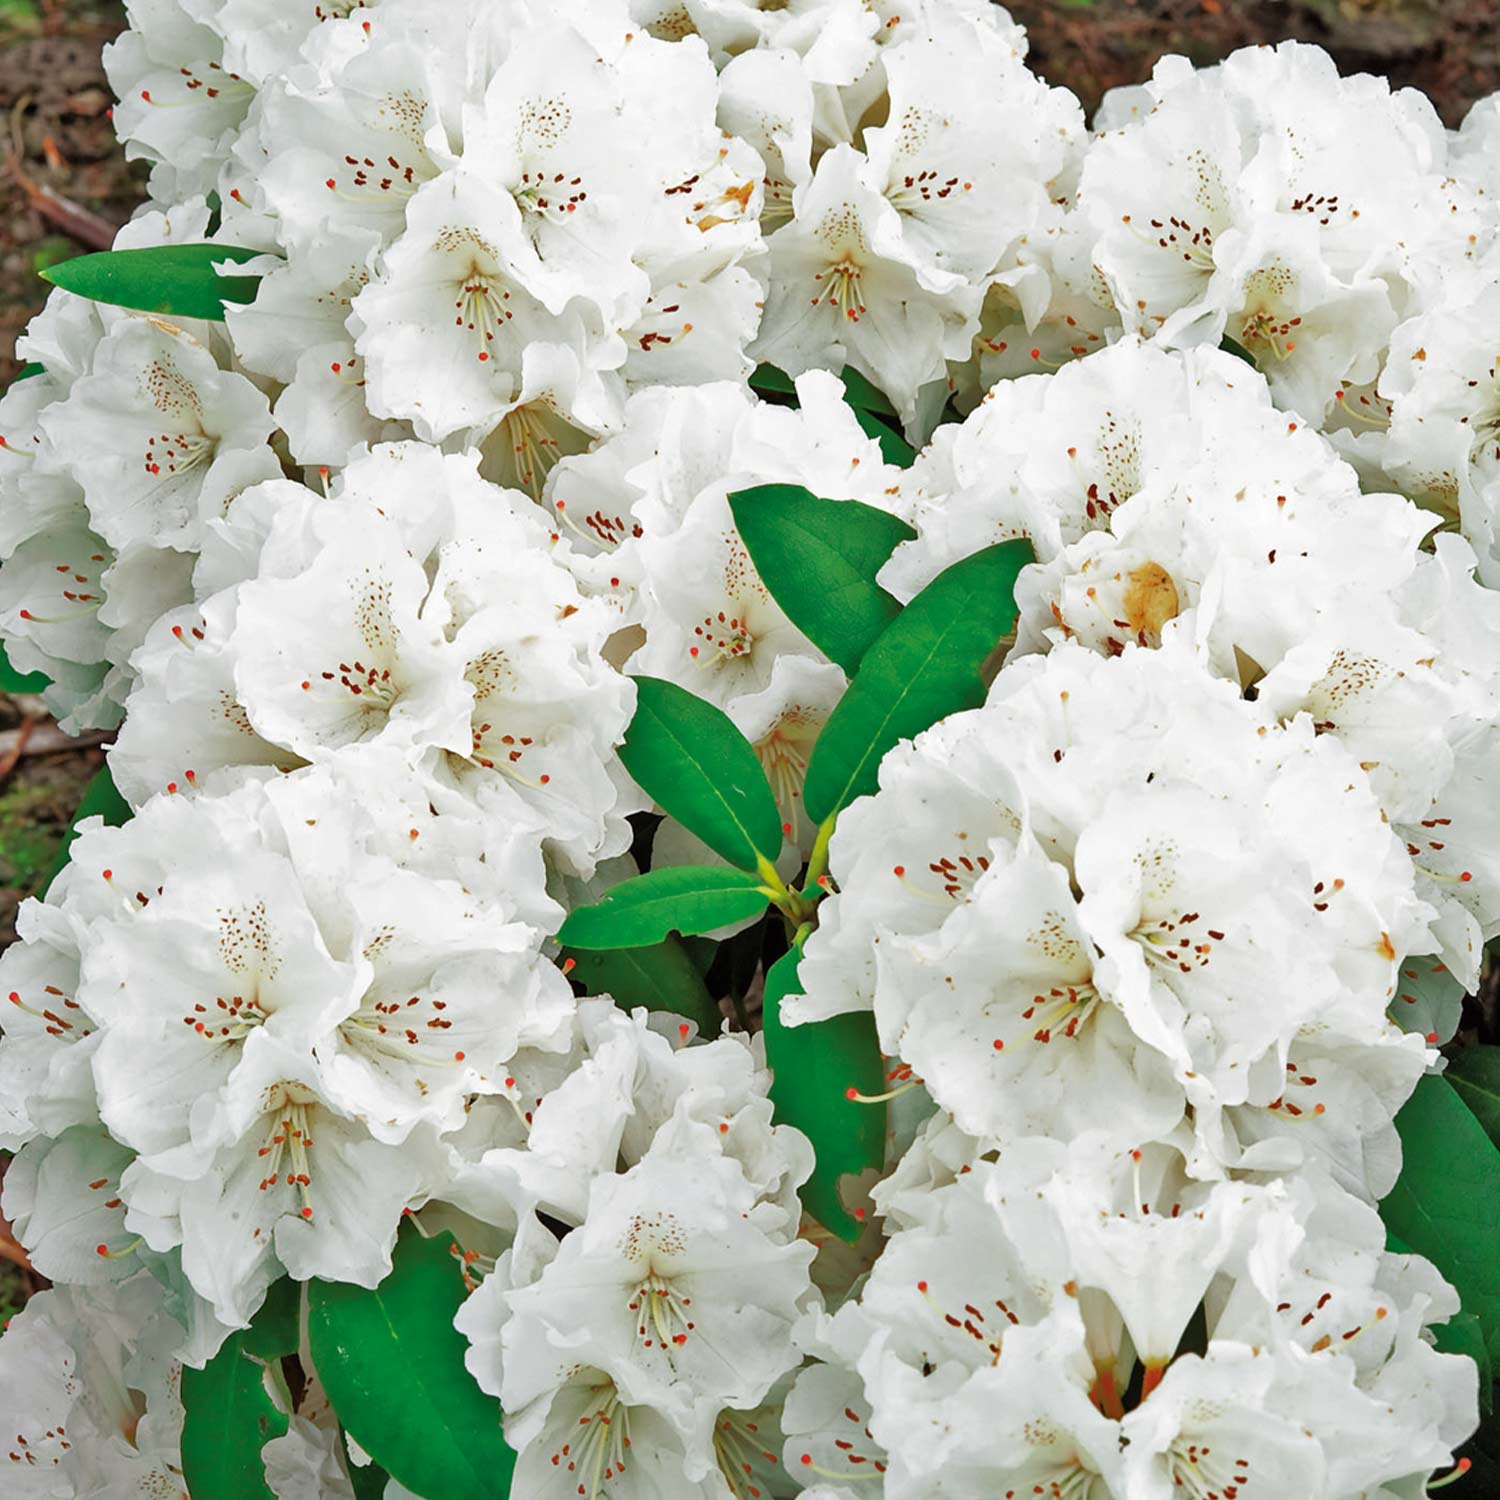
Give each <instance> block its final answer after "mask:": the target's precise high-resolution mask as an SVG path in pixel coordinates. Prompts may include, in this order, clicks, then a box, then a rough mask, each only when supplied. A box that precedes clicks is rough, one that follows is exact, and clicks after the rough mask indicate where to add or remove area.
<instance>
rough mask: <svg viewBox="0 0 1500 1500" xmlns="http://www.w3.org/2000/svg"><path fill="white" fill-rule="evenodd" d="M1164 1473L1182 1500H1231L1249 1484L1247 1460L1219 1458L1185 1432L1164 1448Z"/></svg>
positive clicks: (1205, 1445) (1248, 1464) (1213, 1451)
mask: <svg viewBox="0 0 1500 1500" xmlns="http://www.w3.org/2000/svg"><path fill="white" fill-rule="evenodd" d="M1166 1457H1167V1474H1168V1476H1169V1477H1170V1478H1171V1480H1172V1483H1173V1485H1174V1486H1175V1487H1176V1489H1177V1490H1178V1492H1179V1493H1180V1494H1181V1495H1182V1497H1183V1500H1231V1497H1233V1496H1234V1495H1236V1494H1238V1493H1239V1491H1240V1490H1242V1489H1243V1488H1244V1487H1245V1486H1246V1485H1247V1484H1248V1483H1249V1482H1250V1460H1249V1459H1248V1458H1233V1457H1229V1456H1223V1457H1221V1456H1220V1455H1219V1454H1218V1453H1217V1452H1216V1451H1215V1450H1214V1449H1212V1448H1210V1447H1209V1446H1208V1444H1207V1443H1195V1442H1193V1441H1192V1439H1191V1438H1189V1437H1188V1436H1187V1434H1186V1433H1184V1434H1182V1435H1181V1436H1179V1437H1178V1438H1177V1439H1176V1440H1175V1441H1174V1442H1173V1444H1172V1446H1171V1447H1170V1448H1168V1449H1167V1455H1166Z"/></svg>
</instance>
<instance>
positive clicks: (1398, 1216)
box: [1380, 1074, 1500, 1348]
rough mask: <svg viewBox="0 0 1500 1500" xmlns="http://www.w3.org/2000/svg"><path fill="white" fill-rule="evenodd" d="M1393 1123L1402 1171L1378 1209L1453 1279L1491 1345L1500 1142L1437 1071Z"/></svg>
mask: <svg viewBox="0 0 1500 1500" xmlns="http://www.w3.org/2000/svg"><path fill="white" fill-rule="evenodd" d="M1396 1128H1397V1130H1398V1131H1399V1132H1400V1134H1401V1148H1402V1164H1401V1176H1400V1178H1399V1180H1398V1181H1397V1183H1396V1185H1395V1187H1393V1188H1392V1189H1391V1191H1390V1193H1389V1194H1388V1195H1387V1197H1386V1199H1385V1201H1384V1202H1383V1203H1382V1204H1381V1205H1380V1216H1381V1218H1382V1219H1384V1221H1385V1223H1386V1225H1387V1226H1388V1228H1389V1229H1390V1230H1391V1232H1392V1233H1393V1234H1394V1235H1396V1236H1397V1238H1398V1239H1400V1240H1401V1241H1402V1242H1403V1243H1404V1244H1407V1245H1409V1246H1411V1248H1412V1250H1413V1251H1414V1252H1415V1253H1416V1254H1418V1255H1425V1256H1426V1257H1427V1258H1428V1260H1430V1261H1431V1262H1432V1263H1433V1264H1434V1265H1435V1266H1436V1267H1437V1268H1438V1270H1439V1271H1441V1272H1442V1273H1443V1275H1444V1276H1446V1277H1447V1278H1448V1280H1449V1281H1451V1282H1452V1283H1453V1286H1454V1288H1455V1289H1456V1290H1457V1292H1458V1295H1459V1297H1460V1298H1461V1299H1462V1301H1463V1308H1464V1311H1465V1312H1469V1313H1473V1314H1474V1316H1475V1317H1477V1318H1478V1319H1479V1324H1480V1327H1481V1329H1482V1330H1483V1332H1484V1337H1485V1343H1486V1344H1487V1345H1488V1346H1490V1347H1491V1348H1493V1347H1495V1344H1494V1341H1495V1337H1496V1334H1497V1332H1500V1149H1497V1148H1496V1146H1495V1143H1494V1142H1493V1141H1491V1140H1490V1138H1489V1136H1487V1135H1486V1134H1485V1131H1484V1127H1483V1126H1482V1125H1481V1124H1480V1123H1479V1121H1478V1120H1476V1119H1475V1118H1474V1116H1473V1115H1472V1114H1470V1113H1469V1110H1468V1108H1467V1107H1466V1106H1465V1104H1464V1102H1463V1100H1462V1099H1461V1098H1460V1097H1459V1095H1458V1092H1457V1091H1456V1089H1455V1088H1454V1086H1453V1085H1452V1084H1450V1083H1449V1082H1448V1081H1447V1079H1445V1078H1443V1077H1441V1076H1440V1075H1437V1074H1428V1075H1427V1076H1426V1077H1425V1078H1423V1079H1421V1081H1420V1082H1419V1083H1418V1084H1417V1088H1416V1092H1415V1093H1414V1094H1413V1095H1412V1096H1411V1098H1410V1099H1409V1100H1407V1102H1406V1105H1405V1106H1404V1107H1403V1109H1402V1110H1401V1113H1400V1114H1399V1115H1397V1116H1396Z"/></svg>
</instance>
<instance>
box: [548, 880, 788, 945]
mask: <svg viewBox="0 0 1500 1500" xmlns="http://www.w3.org/2000/svg"><path fill="white" fill-rule="evenodd" d="M770 899H771V892H770V891H769V890H768V889H767V888H766V887H765V886H763V885H762V884H761V883H760V877H759V876H757V875H751V874H749V873H747V872H746V871H744V870H730V869H725V868H723V867H722V866H718V865H673V866H671V867H670V868H668V869H664V870H653V871H651V873H650V874H649V875H638V876H636V877H635V879H634V880H622V881H621V882H620V883H619V885H617V886H614V887H613V888H612V889H611V890H610V891H609V893H608V894H607V895H606V896H605V897H604V899H603V900H602V901H600V902H597V903H596V904H595V905H593V906H581V907H579V908H578V910H577V911H575V912H574V913H573V914H572V915H571V916H570V917H569V918H568V920H567V921H566V922H564V923H563V925H562V928H561V930H560V931H559V932H558V934H557V941H558V942H559V943H560V944H561V945H562V946H563V947H564V948H592V949H597V948H644V947H646V946H647V945H649V944H651V943H659V942H661V940H662V939H663V938H665V937H666V936H667V934H668V933H670V932H681V933H694V932H712V931H713V930H714V929H715V928H716V927H727V926H728V925H729V924H730V923H731V922H740V921H743V920H744V919H745V918H746V917H753V916H754V915H755V914H756V913H757V912H758V911H761V910H763V909H764V907H765V905H766V903H767V902H768V901H769V900H770Z"/></svg>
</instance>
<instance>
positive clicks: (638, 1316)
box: [625, 1271, 696, 1357]
mask: <svg viewBox="0 0 1500 1500" xmlns="http://www.w3.org/2000/svg"><path fill="white" fill-rule="evenodd" d="M625 1305H626V1307H627V1308H628V1310H629V1311H630V1312H632V1313H634V1314H635V1336H636V1338H637V1339H639V1340H640V1344H641V1348H643V1349H660V1350H662V1351H663V1352H664V1353H665V1354H667V1355H668V1356H669V1357H670V1356H671V1354H672V1352H673V1350H675V1349H680V1348H682V1346H683V1345H684V1344H685V1343H687V1341H688V1335H689V1334H691V1333H692V1332H693V1331H694V1328H695V1327H696V1325H695V1324H694V1322H693V1320H692V1317H691V1316H690V1313H689V1309H690V1308H691V1307H692V1305H693V1299H692V1298H691V1297H685V1296H683V1295H682V1293H681V1292H679V1291H678V1290H677V1288H676V1287H675V1286H673V1284H672V1281H671V1279H670V1278H669V1277H666V1276H662V1275H659V1274H658V1273H657V1272H655V1271H653V1272H651V1274H650V1275H648V1276H647V1277H646V1279H645V1280H644V1281H642V1282H641V1283H640V1285H639V1286H637V1287H636V1289H635V1291H634V1292H633V1293H632V1294H631V1297H630V1301H629V1302H627V1303H626V1304H625Z"/></svg>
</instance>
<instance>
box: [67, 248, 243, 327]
mask: <svg viewBox="0 0 1500 1500" xmlns="http://www.w3.org/2000/svg"><path fill="white" fill-rule="evenodd" d="M261 253H262V252H261V251H259V250H245V249H241V248H240V247H239V246H237V245H153V246H151V247H150V248H149V249H146V250H105V251H101V252H100V253H99V254H97V255H80V256H78V257H77V258H76V259H74V260H68V261H63V262H62V263H61V264H60V265H56V266H51V267H49V268H48V269H47V270H45V271H43V272H42V273H41V274H42V279H43V280H44V281H50V282H51V283H52V285H53V286H60V287H62V289H63V290H64V291H68V292H73V293H75V294H76V295H78V296H80V297H88V298H89V299H90V300H91V301H94V302H108V303H111V304H112V305H113V306H115V307H133V308H136V309H138V310H139V311H141V312H153V313H165V314H168V315H170V316H172V317H178V318H211V319H214V320H216V321H218V322H223V320H224V304H225V302H253V301H254V300H255V293H256V290H257V288H259V286H260V277H259V276H220V275H218V274H217V273H216V272H215V271H214V266H215V265H216V264H218V263H220V262H222V261H226V260H232V261H234V262H235V263H236V264H239V265H242V264H244V262H245V261H247V260H254V259H255V257H256V256H257V255H260V254H261Z"/></svg>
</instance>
